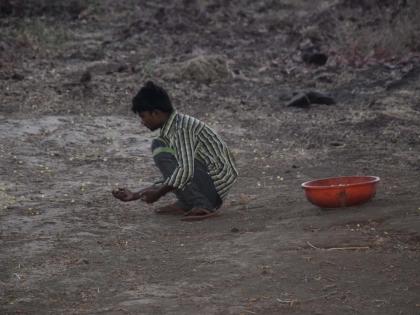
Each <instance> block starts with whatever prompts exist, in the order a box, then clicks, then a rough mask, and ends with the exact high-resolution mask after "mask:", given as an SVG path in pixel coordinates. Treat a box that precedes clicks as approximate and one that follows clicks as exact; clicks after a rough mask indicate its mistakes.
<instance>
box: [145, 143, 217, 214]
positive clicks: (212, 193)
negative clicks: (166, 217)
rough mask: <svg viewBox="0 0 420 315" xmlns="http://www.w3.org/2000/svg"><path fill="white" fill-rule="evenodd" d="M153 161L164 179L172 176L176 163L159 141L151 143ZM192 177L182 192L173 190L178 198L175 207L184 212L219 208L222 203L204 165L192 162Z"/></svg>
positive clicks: (170, 153) (167, 148) (163, 144)
mask: <svg viewBox="0 0 420 315" xmlns="http://www.w3.org/2000/svg"><path fill="white" fill-rule="evenodd" d="M152 151H153V159H154V161H155V164H156V166H157V167H158V168H159V170H160V171H161V173H162V175H163V177H164V178H165V179H166V178H168V177H169V176H171V175H172V173H173V172H174V170H175V168H176V167H177V166H178V162H177V160H176V159H175V156H174V154H173V152H171V149H170V148H169V147H168V146H167V145H166V144H165V142H163V141H162V140H161V139H155V140H153V143H152ZM194 162H195V164H194V177H193V179H192V181H191V182H190V183H189V184H188V185H187V186H186V187H185V188H184V190H175V195H176V196H177V198H178V203H177V206H178V207H180V208H183V209H185V210H190V209H192V208H204V209H208V210H214V209H217V208H219V207H220V205H221V204H222V201H221V199H220V197H219V195H218V194H217V192H216V189H215V187H214V183H213V180H212V179H211V177H210V175H209V174H208V171H207V168H206V166H205V165H204V163H202V162H200V161H198V160H195V161H194Z"/></svg>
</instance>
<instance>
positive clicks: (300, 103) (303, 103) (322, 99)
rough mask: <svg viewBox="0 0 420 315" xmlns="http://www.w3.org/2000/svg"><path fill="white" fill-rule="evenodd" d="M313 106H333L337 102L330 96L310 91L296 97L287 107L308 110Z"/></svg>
mask: <svg viewBox="0 0 420 315" xmlns="http://www.w3.org/2000/svg"><path fill="white" fill-rule="evenodd" d="M311 104H324V105H333V104H335V100H334V99H333V98H332V97H330V96H328V95H325V94H322V93H319V92H313V91H310V92H307V93H303V94H299V95H298V96H296V97H294V98H293V99H292V100H291V101H290V102H289V103H287V104H286V106H293V107H302V108H307V107H309V106H310V105H311Z"/></svg>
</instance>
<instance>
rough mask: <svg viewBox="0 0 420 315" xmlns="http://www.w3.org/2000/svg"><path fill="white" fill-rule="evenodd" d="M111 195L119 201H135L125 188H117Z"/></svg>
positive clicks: (132, 194) (131, 193)
mask: <svg viewBox="0 0 420 315" xmlns="http://www.w3.org/2000/svg"><path fill="white" fill-rule="evenodd" d="M112 195H113V196H114V197H115V198H117V199H119V200H121V201H125V202H127V201H132V200H135V198H134V193H133V192H131V191H130V190H129V189H127V188H118V189H115V190H113V191H112Z"/></svg>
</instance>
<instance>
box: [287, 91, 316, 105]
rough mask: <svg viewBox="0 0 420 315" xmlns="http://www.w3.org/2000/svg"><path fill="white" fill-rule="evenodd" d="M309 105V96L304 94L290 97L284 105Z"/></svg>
mask: <svg viewBox="0 0 420 315" xmlns="http://www.w3.org/2000/svg"><path fill="white" fill-rule="evenodd" d="M309 105H311V102H310V100H309V98H308V97H307V96H306V94H299V95H298V96H295V97H294V98H292V100H291V101H290V102H289V103H287V104H286V106H293V107H304V108H306V107H309Z"/></svg>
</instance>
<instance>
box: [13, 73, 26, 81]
mask: <svg viewBox="0 0 420 315" xmlns="http://www.w3.org/2000/svg"><path fill="white" fill-rule="evenodd" d="M11 78H12V79H13V80H16V81H22V80H23V79H25V77H24V76H23V75H22V74H19V73H13V75H12V76H11Z"/></svg>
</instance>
